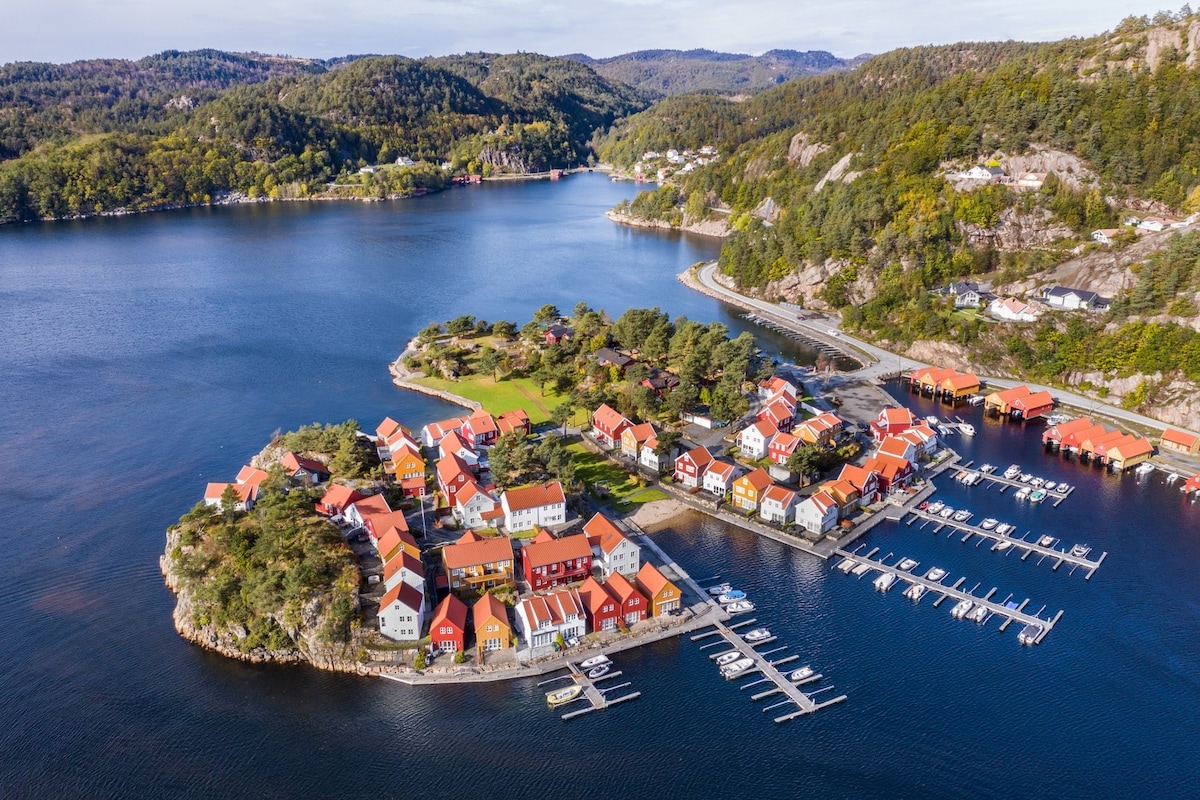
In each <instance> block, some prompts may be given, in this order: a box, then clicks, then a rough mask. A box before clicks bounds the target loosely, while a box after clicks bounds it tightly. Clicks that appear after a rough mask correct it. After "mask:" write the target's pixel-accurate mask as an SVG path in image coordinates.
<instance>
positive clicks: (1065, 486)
mask: <svg viewBox="0 0 1200 800" xmlns="http://www.w3.org/2000/svg"><path fill="white" fill-rule="evenodd" d="M1054 491H1056V492H1058V493H1059V494H1066V493H1067V492H1069V491H1071V485H1070V484H1069V483H1060V484H1059V485H1058V486H1055V487H1054Z"/></svg>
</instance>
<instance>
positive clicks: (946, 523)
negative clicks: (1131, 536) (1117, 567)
mask: <svg viewBox="0 0 1200 800" xmlns="http://www.w3.org/2000/svg"><path fill="white" fill-rule="evenodd" d="M918 520H921V521H923V522H924V524H923V525H922V526H921V529H922V530H924V529H925V528H927V527H929V525H930V523H933V524H936V525H937V527H936V528H934V530H933V533H934V535H937V534H938V533H940V532H941V531H942V529H943V528H951V529H952V530H955V531H958V532H960V533H965V534H966V536H964V537H963V543H964V544H965V543H966V542H967V541H969V540H970V539H971V537H972V536H980V537H983V538H985V539H992V540H994V541H996V542H997V543H999V542H1008V543H1009V544H1010V545H1012V547H1013V548H1017V549H1020V550H1024V551H1025V555H1023V556H1022V557H1021V560H1022V561H1024V560H1025V559H1027V558H1029V556H1030V555H1032V554H1034V553H1037V554H1039V555H1041V556H1042V557H1043V559H1045V558H1051V559H1053V560H1054V567H1053V569H1055V570H1057V569H1058V568H1059V567H1061V566H1062V565H1063V564H1070V565H1071V571H1072V572H1074V571H1075V569H1076V568H1079V569H1085V570H1087V575H1085V576H1084V580H1086V581H1090V580H1091V579H1092V575H1093V574H1094V573H1095V572H1096V570H1098V569H1100V565H1101V564H1102V563H1103V562H1104V559H1105V557H1107V556H1108V552H1107V551H1105V552H1103V553H1101V554H1100V557H1099V558H1097V559H1096V560H1095V561H1092V560H1091V559H1089V558H1087V557H1086V556H1074V555H1071V553H1070V552H1068V551H1065V550H1058V549H1056V548H1055V547H1054V546H1053V545H1041V544H1038V543H1037V542H1036V541H1033V542H1031V541H1027V540H1025V539H1023V538H1021V537H1019V536H1011V535H1009V534H1007V533H997V532H996V529H995V528H993V529H992V530H984V529H983V528H981V527H979V526H978V525H972V524H970V523H969V522H955V521H954V520H953V519H943V518H942V517H940V516H938V515H937V514H930V513H929V512H928V511H920V510H918V509H909V510H908V515H907V516H906V518H905V519H904V520H903V521H904V524H905V525H910V526H911V525H913V524H914V523H916V522H917V521H918ZM1026 535H1028V533H1026ZM1041 562H1042V559H1039V560H1038V563H1039V564H1040V563H1041Z"/></svg>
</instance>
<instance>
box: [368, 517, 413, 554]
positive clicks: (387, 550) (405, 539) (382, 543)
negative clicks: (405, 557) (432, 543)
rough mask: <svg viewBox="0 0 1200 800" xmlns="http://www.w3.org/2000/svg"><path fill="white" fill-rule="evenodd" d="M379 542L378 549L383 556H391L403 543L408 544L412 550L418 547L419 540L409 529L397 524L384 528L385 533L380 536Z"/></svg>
mask: <svg viewBox="0 0 1200 800" xmlns="http://www.w3.org/2000/svg"><path fill="white" fill-rule="evenodd" d="M378 542H379V544H378V546H377V548H376V549H377V550H379V555H380V556H382V557H383V558H387V557H388V556H390V555H391V554H392V553H393V552H395V550H396V548H397V547H400V546H401V545H408V548H407V549H410V550H416V549H417V540H416V539H414V538H413V535H412V534H411V533H409V532H408V530H407V529H405V528H399V527H397V526H395V525H392V526H391V527H389V528H387V529H386V530H384V531H383V535H382V536H380V537H379V538H378Z"/></svg>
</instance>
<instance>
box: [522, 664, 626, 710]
mask: <svg viewBox="0 0 1200 800" xmlns="http://www.w3.org/2000/svg"><path fill="white" fill-rule="evenodd" d="M567 668H568V669H570V670H571V673H570V675H563V676H560V677H559V678H551V679H550V680H548V681H542V682H541V683H539V684H538V685H539V686H540V685H542V684H543V683H551V682H553V681H555V680H562V679H563V678H568V677H569V678H570V679H571V680H573V681H574V682H575V683H576V684H578V685H580V686H582V687H583V693H582V694H581V695H579V697H577V698H575V699H574V700H571V701H569V702H567V703H563V705H564V706H566V705H570V704H571V703H577V702H579V700H583V699H586V700H587V701H588V706H587V707H586V708H581V709H578V710H576V711H568V712H567V713H566V714H563V715H562V718H563V719H564V720H566V719H574V718H575V717H582V716H583V715H584V714H590V713H592V712H593V711H603V710H604V709H606V708H610V707H612V706H615V705H617V704H619V703H624V702H627V701H629V700H636V699H637V698H639V697H641V696H642V693H641V692H631V693H629V694H627V695H622V696H621V697H614V698H612V699H609V698H608V697H607V695H606V693H607V692H615V691H616V690H618V689H624V688H626V687H628V686H629V685H630V684H629V683H628V682H626V683H620V684H617V685H616V686H605V687H603V688H601V687H599V686H598V685H597V684H599V683H600V682H601V681H611V680H613V679H614V678H619V677H621V675H622V673H621V671H620V670H617V671H616V672H609V673H607V674H605V675H601V676H600V677H599V678H595V679H592V678H589V677H588V676H587V674H586V673H584V672H583V671H582V670H581V669H579V667H578V666H576V665H575V664H574V663H569V664H568V665H567Z"/></svg>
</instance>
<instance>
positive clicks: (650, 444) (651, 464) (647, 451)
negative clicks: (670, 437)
mask: <svg viewBox="0 0 1200 800" xmlns="http://www.w3.org/2000/svg"><path fill="white" fill-rule="evenodd" d="M657 449H658V436H651V437H650V438H649V439H647V440H646V441H645V442H644V443H643V444H642V450H641V452H640V453H639V454H638V463H639V464H641V465H642V466H643V467H645V468H646V469H648V470H650V471H651V472H654V473H656V474H662V473H664V472H666V471H667V469H669V468H670V466H671V454H670V453H656V452H654V451H655V450H657ZM672 449H675V448H672Z"/></svg>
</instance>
